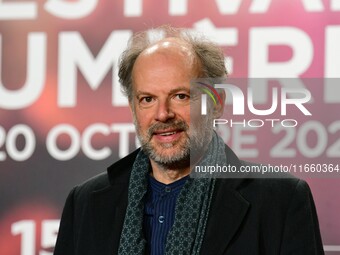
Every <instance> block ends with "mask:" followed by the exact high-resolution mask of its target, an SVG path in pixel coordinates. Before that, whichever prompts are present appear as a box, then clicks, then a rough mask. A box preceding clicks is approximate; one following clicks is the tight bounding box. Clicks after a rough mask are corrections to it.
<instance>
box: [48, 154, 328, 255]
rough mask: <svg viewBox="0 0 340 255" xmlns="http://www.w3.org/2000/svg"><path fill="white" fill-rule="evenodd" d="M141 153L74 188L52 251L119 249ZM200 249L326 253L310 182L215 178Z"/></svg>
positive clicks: (210, 254) (75, 253)
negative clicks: (132, 177) (133, 174)
mask: <svg viewBox="0 0 340 255" xmlns="http://www.w3.org/2000/svg"><path fill="white" fill-rule="evenodd" d="M137 152H138V150H137V151H135V152H133V153H132V154H130V155H128V156H127V157H125V158H124V159H121V160H119V161H118V162H116V163H115V164H113V165H112V166H110V167H109V168H108V171H107V173H103V174H100V175H98V176H96V177H94V178H92V179H90V180H88V181H87V182H85V183H84V184H82V185H79V186H77V187H75V188H73V190H72V191H71V192H70V194H69V196H68V198H67V200H66V204H65V207H64V211H63V215H62V219H61V224H60V229H59V234H58V239H57V244H56V247H55V252H54V255H114V254H117V251H118V246H119V239H120V234H121V230H122V227H123V222H124V216H125V211H126V207H127V198H128V197H127V194H128V185H129V176H130V173H131V168H132V164H133V162H134V160H135V157H136V155H137ZM226 155H227V160H228V162H229V163H230V164H231V165H236V166H238V167H240V166H241V164H245V162H242V161H240V160H239V159H238V158H237V157H236V155H235V154H234V153H233V152H232V150H231V149H229V148H228V147H226ZM201 254H203V255H222V254H225V255H247V254H251V255H257V254H258V255H267V254H269V255H279V254H280V255H286V254H287V255H288V254H301V255H309V254H318V255H319V254H324V252H323V248H322V242H321V237H320V230H319V224H318V219H317V215H316V210H315V206H314V202H313V198H312V194H311V192H310V189H309V187H308V185H307V183H306V182H304V181H302V180H299V179H296V178H285V179H250V178H243V179H217V181H216V185H215V190H214V196H213V200H212V203H211V209H210V214H209V218H208V223H207V227H206V232H205V236H204V240H203V244H202V249H201ZM131 255H133V254H131Z"/></svg>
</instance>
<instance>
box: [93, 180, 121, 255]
mask: <svg viewBox="0 0 340 255" xmlns="http://www.w3.org/2000/svg"><path fill="white" fill-rule="evenodd" d="M125 187H126V186H119V185H115V186H112V187H110V188H108V189H106V190H103V191H100V192H94V193H93V195H92V201H93V206H92V211H93V215H94V223H93V224H94V229H95V231H94V239H95V242H94V243H95V249H96V254H101V255H106V254H107V255H112V254H117V251H118V246H119V240H120V232H121V229H122V226H123V223H124V216H125V210H126V205H127V192H125V191H124V189H125Z"/></svg>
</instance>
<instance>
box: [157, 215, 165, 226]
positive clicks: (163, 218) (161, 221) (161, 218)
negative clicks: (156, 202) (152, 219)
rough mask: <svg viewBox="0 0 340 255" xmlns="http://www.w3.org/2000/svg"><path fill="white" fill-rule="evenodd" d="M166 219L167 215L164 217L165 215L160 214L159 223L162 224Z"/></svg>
mask: <svg viewBox="0 0 340 255" xmlns="http://www.w3.org/2000/svg"><path fill="white" fill-rule="evenodd" d="M164 220H165V217H164V216H159V217H158V222H159V223H161V224H162V223H163V222H164Z"/></svg>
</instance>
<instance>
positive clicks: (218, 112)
mask: <svg viewBox="0 0 340 255" xmlns="http://www.w3.org/2000/svg"><path fill="white" fill-rule="evenodd" d="M218 94H219V95H220V97H221V101H222V104H221V103H220V102H218V104H216V105H215V107H214V118H215V119H218V118H220V117H221V116H222V115H223V112H224V104H225V98H226V95H225V90H224V89H220V90H218Z"/></svg>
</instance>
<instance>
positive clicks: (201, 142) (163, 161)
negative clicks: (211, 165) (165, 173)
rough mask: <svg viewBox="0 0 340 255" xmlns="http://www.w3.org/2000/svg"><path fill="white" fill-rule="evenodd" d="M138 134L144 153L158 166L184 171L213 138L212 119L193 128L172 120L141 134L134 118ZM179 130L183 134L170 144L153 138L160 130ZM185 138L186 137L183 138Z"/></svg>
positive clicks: (183, 122)
mask: <svg viewBox="0 0 340 255" xmlns="http://www.w3.org/2000/svg"><path fill="white" fill-rule="evenodd" d="M134 122H135V126H136V131H137V132H136V133H137V136H138V139H139V141H140V142H141V147H142V150H143V152H144V153H145V154H146V155H147V156H148V157H149V158H150V159H151V160H153V161H154V162H156V163H157V164H158V165H160V166H162V167H163V168H166V169H182V168H186V167H189V166H190V162H193V158H192V157H191V155H195V157H196V156H198V155H201V154H202V153H203V152H204V150H205V149H206V148H207V146H208V144H209V142H210V140H211V137H212V128H211V125H210V124H211V122H210V119H206V120H205V121H199V122H198V123H196V124H195V123H193V126H192V128H191V129H190V130H189V126H188V124H187V123H186V122H185V121H182V120H175V119H170V120H169V121H167V122H157V123H155V124H153V125H152V126H151V127H150V128H149V129H148V130H147V132H145V133H143V134H142V132H141V128H140V126H139V124H138V121H137V120H136V118H134ZM167 129H168V130H178V131H181V132H182V137H181V138H180V139H179V140H176V141H174V142H168V143H156V142H155V141H153V140H152V137H153V135H154V133H155V132H156V131H159V130H167ZM183 136H184V137H183Z"/></svg>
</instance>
